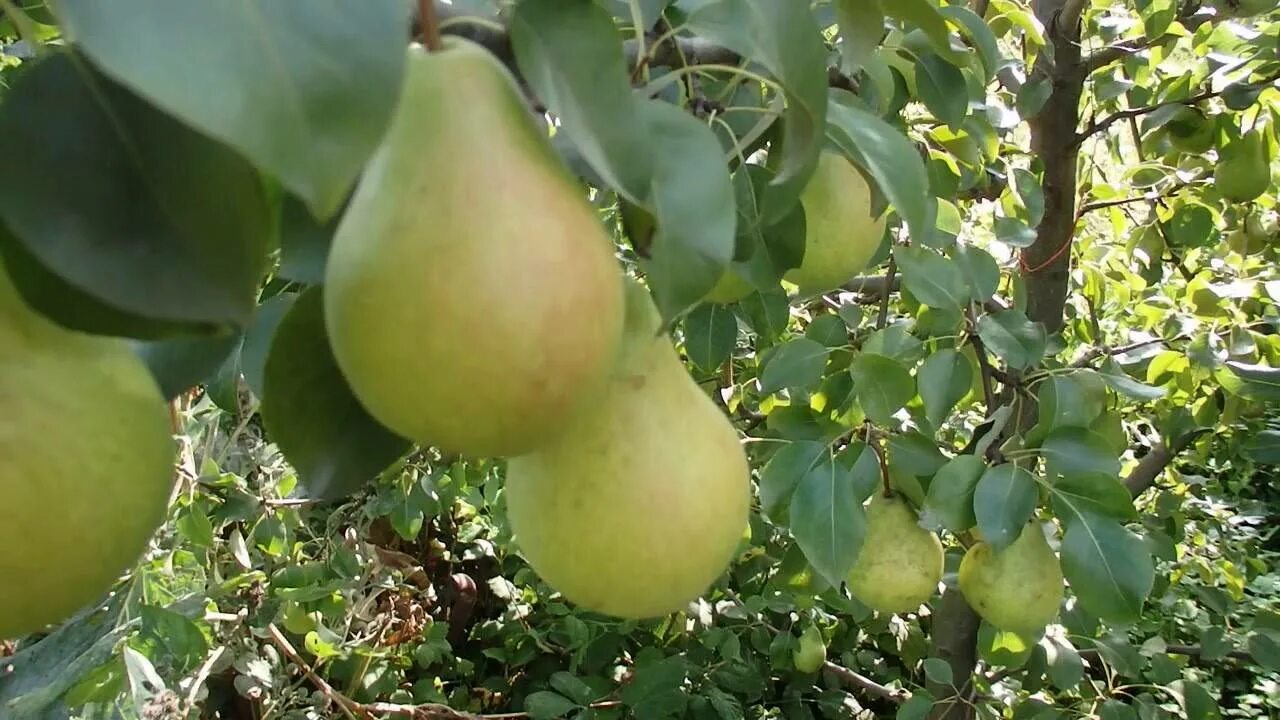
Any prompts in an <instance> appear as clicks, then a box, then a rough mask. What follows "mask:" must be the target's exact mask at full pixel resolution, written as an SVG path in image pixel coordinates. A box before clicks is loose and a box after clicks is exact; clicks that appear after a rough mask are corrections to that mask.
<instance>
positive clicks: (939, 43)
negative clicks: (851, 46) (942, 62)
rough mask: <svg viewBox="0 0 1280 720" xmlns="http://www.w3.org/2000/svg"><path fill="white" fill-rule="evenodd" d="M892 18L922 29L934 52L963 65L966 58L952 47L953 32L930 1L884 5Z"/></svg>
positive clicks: (903, 0) (898, 1) (909, 0)
mask: <svg viewBox="0 0 1280 720" xmlns="http://www.w3.org/2000/svg"><path fill="white" fill-rule="evenodd" d="M882 7H883V8H884V12H885V14H886V15H888V16H889V17H891V18H896V19H898V20H902V21H905V22H907V23H910V24H911V25H914V26H916V27H918V28H920V29H921V30H922V31H924V34H925V35H926V36H928V38H929V42H930V43H931V44H932V46H933V49H934V52H937V53H938V54H939V55H941V56H942V57H944V58H945V59H946V60H947V61H948V62H950V63H952V64H953V65H963V64H964V57H963V55H962V54H961V53H958V52H956V51H955V50H954V49H953V48H952V47H951V30H950V29H949V28H948V27H947V21H946V18H944V17H943V15H942V12H941V11H940V10H939V9H938V6H937V5H935V4H933V3H931V2H929V0H894V1H893V2H885V3H883V4H882Z"/></svg>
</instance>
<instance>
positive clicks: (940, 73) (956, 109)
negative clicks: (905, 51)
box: [916, 52, 969, 127]
mask: <svg viewBox="0 0 1280 720" xmlns="http://www.w3.org/2000/svg"><path fill="white" fill-rule="evenodd" d="M916 87H917V90H918V92H919V95H920V100H921V101H922V102H924V105H925V107H926V108H928V109H929V112H932V113H933V115H934V117H936V118H938V119H939V120H941V121H942V122H944V123H946V124H947V125H950V126H951V127H958V126H959V125H960V123H962V122H964V116H965V115H966V114H968V112H969V86H968V83H967V82H966V81H965V79H964V73H962V72H960V69H959V68H957V67H956V66H955V65H952V64H951V63H949V62H947V61H946V60H943V59H942V58H941V57H938V56H937V55H936V54H934V53H930V52H926V53H923V54H921V55H919V56H918V57H917V58H916Z"/></svg>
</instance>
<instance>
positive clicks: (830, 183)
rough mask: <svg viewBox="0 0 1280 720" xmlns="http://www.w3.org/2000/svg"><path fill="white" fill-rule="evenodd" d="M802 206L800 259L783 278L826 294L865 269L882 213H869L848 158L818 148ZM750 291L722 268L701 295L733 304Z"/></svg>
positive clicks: (880, 234) (879, 236) (866, 190)
mask: <svg viewBox="0 0 1280 720" xmlns="http://www.w3.org/2000/svg"><path fill="white" fill-rule="evenodd" d="M800 205H801V207H803V208H804V217H805V237H804V257H803V258H802V259H801V261H800V266H799V267H796V268H792V269H791V270H788V271H787V272H786V274H784V275H783V278H782V279H783V280H785V281H786V282H788V283H790V284H792V285H795V286H797V287H798V288H799V290H800V292H801V293H802V294H805V295H812V294H816V293H823V292H829V291H831V290H835V289H836V288H838V287H840V286H841V285H843V284H844V283H845V282H847V281H848V280H849V279H850V278H852V277H853V276H854V275H857V274H858V273H860V272H862V271H863V270H865V269H866V268H867V264H868V263H870V262H871V259H872V258H873V257H875V255H876V251H877V250H879V249H880V245H881V242H882V241H883V240H884V226H885V219H886V214H885V213H881V214H880V215H879V216H877V215H876V214H875V212H874V208H873V204H872V197H871V186H870V185H869V184H867V181H866V178H864V177H863V176H862V173H860V172H858V170H857V169H856V168H855V167H854V166H853V163H851V162H849V160H848V158H846V157H845V156H844V155H842V154H840V153H838V152H836V151H834V150H823V151H822V153H821V154H820V155H819V156H818V166H817V167H816V168H815V169H814V171H813V176H812V177H810V178H809V181H808V183H807V184H806V185H805V187H804V190H803V191H802V192H801V194H800ZM754 291H755V288H754V287H752V286H751V283H749V282H747V281H746V279H744V278H743V277H742V276H741V275H739V274H738V273H736V272H734V271H733V270H728V271H726V272H725V274H724V275H723V276H722V277H721V278H720V282H718V283H717V284H716V286H715V287H714V288H712V289H711V292H710V293H708V294H707V297H706V298H705V299H706V300H707V301H709V302H714V303H721V304H728V303H734V302H737V301H739V300H741V299H743V298H744V297H746V296H747V295H750V294H751V293H752V292H754Z"/></svg>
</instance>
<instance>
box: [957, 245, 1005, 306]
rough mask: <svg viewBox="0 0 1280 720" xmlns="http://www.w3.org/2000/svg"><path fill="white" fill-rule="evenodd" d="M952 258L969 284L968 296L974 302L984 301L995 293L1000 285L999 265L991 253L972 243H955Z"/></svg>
mask: <svg viewBox="0 0 1280 720" xmlns="http://www.w3.org/2000/svg"><path fill="white" fill-rule="evenodd" d="M954 259H955V262H956V265H957V266H959V268H960V272H961V273H962V274H963V275H964V279H965V281H966V282H967V283H968V284H969V297H970V299H972V300H974V301H975V302H986V301H987V300H989V299H990V298H991V296H992V295H995V294H996V288H998V287H999V286H1000V267H999V266H998V265H996V259H995V258H993V257H991V253H989V252H987V251H986V250H983V249H982V248H979V247H973V246H972V245H963V244H957V245H956V248H955V250H954Z"/></svg>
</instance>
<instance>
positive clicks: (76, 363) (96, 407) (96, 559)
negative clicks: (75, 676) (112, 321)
mask: <svg viewBox="0 0 1280 720" xmlns="http://www.w3.org/2000/svg"><path fill="white" fill-rule="evenodd" d="M174 450H175V446H174V443H173V438H172V434H171V429H170V420H169V412H168V408H167V407H166V404H165V400H164V397H163V396H162V395H161V392H160V388H159V387H158V386H157V385H156V382H155V380H154V379H153V378H152V376H151V373H150V371H148V370H147V368H146V366H145V365H143V364H142V362H141V361H140V360H139V359H138V357H137V356H136V355H134V353H133V352H132V351H131V349H130V348H129V346H128V344H127V343H126V342H125V341H123V340H119V339H115V338H105V337H97V336H92V335H85V334H81V333H78V332H73V331H70V330H66V329H64V328H62V327H61V326H58V325H54V324H53V323H51V322H49V321H48V320H46V319H45V318H44V317H43V316H41V315H38V314H37V313H36V312H35V311H33V310H32V309H30V308H29V307H27V306H26V304H25V303H24V301H23V300H22V297H21V296H20V295H19V293H18V291H17V290H16V289H15V287H14V286H13V284H12V283H11V281H10V280H9V278H8V275H7V274H6V273H5V269H4V267H3V266H2V265H0V639H3V638H13V637H18V636H20V635H25V634H28V633H31V632H36V631H39V630H41V629H42V628H44V627H45V626H46V625H48V624H50V623H56V622H59V621H61V620H64V619H65V618H67V617H68V616H70V615H71V614H72V613H74V612H75V611H76V610H79V609H80V608H82V607H84V606H86V605H88V604H90V603H92V602H93V601H95V600H97V599H98V598H100V597H102V595H103V594H105V593H106V592H107V591H108V590H109V589H110V587H111V585H112V584H113V583H114V582H115V581H116V579H117V578H118V577H119V576H120V575H121V573H123V572H124V571H125V570H127V569H128V568H129V567H130V566H132V565H133V563H135V562H136V561H137V559H138V557H139V555H141V554H142V552H143V550H144V549H145V547H146V544H147V541H148V539H149V538H150V537H151V534H152V533H153V532H155V529H156V527H157V526H159V525H160V523H161V522H162V521H163V519H164V514H165V510H166V508H167V507H168V502H169V492H170V488H171V487H172V480H173V460H174Z"/></svg>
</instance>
